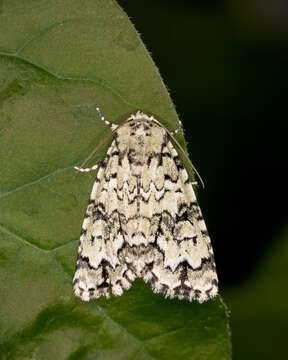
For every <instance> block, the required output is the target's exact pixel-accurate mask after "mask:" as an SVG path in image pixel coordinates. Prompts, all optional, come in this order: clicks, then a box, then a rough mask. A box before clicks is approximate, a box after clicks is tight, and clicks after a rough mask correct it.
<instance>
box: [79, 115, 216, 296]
mask: <svg viewBox="0 0 288 360" xmlns="http://www.w3.org/2000/svg"><path fill="white" fill-rule="evenodd" d="M101 116H102V114H101ZM101 119H102V120H103V121H105V122H106V123H109V122H108V121H107V120H105V118H104V117H103V116H102V117H101ZM113 129H114V131H115V132H116V138H115V140H113V142H112V144H111V146H110V147H109V149H108V152H107V154H106V156H105V158H104V159H103V161H102V162H101V163H100V164H99V170H98V173H97V176H96V180H95V182H94V185H93V189H92V192H91V196H90V201H89V205H88V208H87V211H86V215H85V219H84V222H83V227H82V231H81V237H80V245H79V250H78V260H77V267H76V272H75V276H74V291H75V294H76V295H77V296H79V297H80V298H81V299H82V300H85V301H89V300H91V299H93V298H98V297H100V296H106V297H107V298H108V297H109V296H110V294H111V293H112V294H113V295H122V293H123V290H124V289H129V288H130V286H131V284H132V282H133V281H134V279H135V278H136V277H141V278H143V279H144V281H146V282H149V283H150V284H151V286H152V288H153V290H154V292H156V293H162V294H164V295H165V296H166V297H170V298H179V299H187V300H190V301H191V300H192V299H195V300H197V301H199V302H203V301H205V300H208V299H210V298H212V297H214V296H215V295H216V294H217V291H218V280H217V274H216V267H215V262H214V256H213V250H212V246H211V242H210V238H209V236H208V232H207V228H206V225H205V222H204V219H203V217H202V213H201V210H200V207H199V205H198V203H197V199H196V196H195V193H194V190H193V187H192V183H191V181H190V180H189V176H188V174H187V171H186V169H185V168H184V167H183V165H182V162H181V159H180V157H179V155H178V153H177V151H176V149H175V148H174V146H173V144H172V142H171V140H170V137H169V134H170V135H171V133H169V132H168V131H167V130H166V129H165V128H164V127H163V126H162V125H161V123H159V122H158V121H157V120H156V119H154V118H153V117H149V116H147V115H145V114H143V113H141V112H137V113H136V114H135V115H131V117H130V118H129V119H127V120H126V121H125V122H123V124H121V125H120V126H118V127H116V126H115V125H114V127H113ZM174 140H175V139H174ZM177 144H178V143H177ZM96 167H97V165H94V166H93V167H92V168H90V169H81V168H77V169H78V170H80V171H90V170H94V169H96Z"/></svg>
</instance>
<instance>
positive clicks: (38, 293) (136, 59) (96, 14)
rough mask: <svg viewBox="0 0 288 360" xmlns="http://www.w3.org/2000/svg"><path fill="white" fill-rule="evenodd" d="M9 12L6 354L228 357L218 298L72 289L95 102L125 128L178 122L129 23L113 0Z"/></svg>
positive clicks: (97, 136)
mask: <svg viewBox="0 0 288 360" xmlns="http://www.w3.org/2000/svg"><path fill="white" fill-rule="evenodd" d="M0 4H1V5H0V102H1V107H0V161H1V179H0V254H1V256H0V288H1V292H0V303H1V308H0V318H1V321H0V342H1V344H0V358H1V359H21V360H23V359H37V360H38V359H41V360H42V359H45V360H46V359H47V360H48V359H53V360H54V359H57V360H61V359H69V360H72V359H77V360H78V359H177V358H181V359H184V360H185V359H199V360H201V359H205V360H207V359H229V358H230V340H229V331H228V328H227V314H226V309H225V306H224V305H223V303H222V300H221V299H220V298H219V297H218V298H216V299H215V300H213V301H209V302H207V303H204V304H202V305H199V304H197V303H195V302H193V303H188V302H186V301H178V300H167V299H164V298H163V297H162V296H160V295H155V294H153V292H152V290H151V288H150V287H149V286H148V285H146V284H144V283H143V282H142V281H140V280H137V281H136V282H135V284H134V285H133V287H132V289H131V290H129V291H127V292H126V293H125V294H124V295H123V296H121V297H119V298H112V299H111V300H105V299H100V300H97V301H93V302H91V303H84V302H81V301H80V300H79V299H77V298H75V297H74V295H73V292H72V277H73V273H74V267H75V263H76V253H77V246H78V239H79V232H80V229H81V224H82V220H83V215H84V212H85V208H86V205H87V201H88V198H89V193H90V190H91V187H92V183H93V178H94V176H95V174H91V175H90V174H78V175H76V174H75V171H74V170H73V166H74V165H76V164H79V163H81V161H82V160H83V159H85V157H86V156H87V155H88V154H89V152H90V151H91V150H92V149H93V148H94V147H95V146H96V145H97V144H98V143H99V141H100V140H101V139H102V138H103V137H104V136H106V135H107V134H109V133H110V129H109V128H108V127H106V126H105V124H103V123H102V122H101V121H100V120H99V118H98V116H97V114H96V110H95V107H96V105H99V106H100V108H101V110H102V111H103V113H104V114H105V116H106V117H107V118H108V119H110V120H111V121H113V122H116V123H120V122H121V121H123V120H124V119H126V118H127V117H128V115H130V114H131V113H133V112H135V111H136V110H138V109H141V110H142V111H144V112H146V113H148V114H154V115H155V116H156V117H157V119H158V120H159V121H161V122H162V123H163V124H164V125H165V126H167V128H168V129H174V128H175V127H176V126H177V114H176V112H175V109H174V107H173V104H172V102H171V100H170V98H169V95H168V92H167V90H166V88H165V86H164V85H163V82H162V80H161V77H160V76H159V73H158V70H157V68H156V67H155V65H154V64H153V62H152V60H151V58H150V56H149V54H148V52H147V50H146V49H145V47H144V45H143V43H142V42H141V40H140V38H139V36H138V35H137V33H136V31H135V29H134V28H133V26H132V25H131V23H130V21H129V19H128V17H127V16H126V15H125V14H124V13H123V11H122V10H121V9H120V8H119V6H118V5H117V3H116V2H115V1H111V0H97V1H96V0H83V1H79V0H69V1H68V0H50V1H47V0H26V1H17V0H14V1H13V0H9V1H8V0H7V1H5V0H4V1H2V2H1V3H0ZM178 139H179V140H180V141H181V142H182V144H184V142H183V137H182V138H181V136H180V138H179V137H178ZM107 146H109V144H107ZM107 146H104V147H103V148H102V149H101V150H99V151H98V152H97V153H96V155H95V156H94V158H93V160H92V161H93V163H96V162H97V161H99V160H100V159H102V158H103V156H104V154H105V151H106V150H107Z"/></svg>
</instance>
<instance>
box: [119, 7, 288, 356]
mask: <svg viewBox="0 0 288 360" xmlns="http://www.w3.org/2000/svg"><path fill="white" fill-rule="evenodd" d="M118 2H119V4H120V6H122V7H123V8H124V10H125V11H126V13H127V14H128V16H129V17H130V18H131V20H132V22H133V23H134V25H135V27H136V29H137V30H138V31H139V33H140V34H141V37H142V39H143V41H144V43H145V45H146V47H147V48H148V50H149V51H150V52H151V54H152V57H153V60H154V62H155V63H156V65H157V66H158V68H159V71H160V73H161V75H162V77H163V79H164V82H165V84H166V86H167V87H168V88H169V90H170V94H171V97H172V100H173V102H174V103H175V106H176V109H177V112H178V114H179V116H180V119H181V120H182V121H183V124H184V129H185V138H186V141H187V142H188V149H189V154H190V157H191V159H192V161H193V163H194V165H195V166H196V167H197V169H198V171H199V172H200V174H201V176H202V178H203V179H204V182H205V184H206V188H205V190H204V191H203V190H199V199H200V204H201V207H202V210H203V213H204V217H205V219H206V222H207V224H208V229H209V232H210V235H211V238H212V243H213V248H214V252H215V257H216V265H217V269H218V273H219V279H220V287H221V288H222V289H224V300H226V298H225V290H227V289H228V290H227V298H228V306H229V308H230V310H231V312H232V321H231V322H232V334H233V338H232V339H233V341H232V343H233V345H234V358H235V359H240V358H250V357H249V356H251V358H254V359H255V358H257V356H258V355H259V359H266V358H267V359H269V358H271V359H272V358H277V356H276V354H277V351H280V350H279V348H280V347H281V346H280V345H279V344H276V343H275V346H273V344H272V343H271V346H270V347H269V349H267V348H265V346H264V347H263V343H265V341H266V340H265V339H263V336H264V335H263V334H260V335H259V339H258V340H257V339H256V337H255V333H254V334H253V333H251V337H252V338H255V342H254V341H251V344H248V345H247V341H249V337H250V335H249V328H251V324H250V323H249V322H243V323H241V324H240V323H237V319H238V318H239V319H240V320H241V319H244V318H243V316H244V315H245V312H244V315H241V316H242V318H241V317H240V315H239V317H237V312H238V313H239V311H240V310H241V311H243V309H239V306H238V307H237V306H236V305H235V309H233V304H234V303H235V302H234V300H233V296H231V297H230V295H229V294H230V293H229V289H230V288H233V289H237V287H238V288H239V291H241V289H242V286H243V284H244V286H245V284H246V283H247V282H248V283H249V281H252V280H253V278H254V276H255V272H257V268H258V267H259V266H260V265H259V264H261V261H262V262H263V256H265V254H267V252H268V253H269V251H270V248H271V246H272V245H271V244H272V243H274V242H275V241H276V240H275V239H276V238H277V236H278V235H279V234H280V233H281V231H282V229H284V227H285V224H286V220H287V211H286V201H287V196H286V195H287V172H286V168H287V151H286V142H287V113H288V111H287V108H288V102H287V80H288V77H287V64H288V2H287V1H285V0H241V1H239V0H226V1H220V0H219V1H217V0H215V1H207V0H206V1H205V0H202V1H200V0H198V1H192V0H190V1H183V0H182V1H180V0H178V1H171V0H165V1H164V0H157V1H155V0H145V1H142V0H137V1H131V0H118ZM286 258H287V257H286ZM285 264H286V261H285ZM287 265H288V264H287ZM283 272H284V273H285V274H287V268H285V269H283ZM267 286H268V285H267ZM286 287H287V283H286V286H285V288H286ZM279 290H280V289H279ZM284 294H285V293H284ZM286 294H287V291H286ZM235 296H236V295H235ZM258 296H259V302H263V298H262V296H261V294H259V295H258ZM277 296H278V297H280V296H283V292H281V291H279V293H275V297H276V298H277ZM231 299H232V300H231ZM264 301H265V299H264ZM226 302H227V301H226ZM287 303H288V300H287ZM251 306H252V305H251ZM253 306H255V304H254V305H253ZM244 307H249V300H248V299H247V303H245V304H243V308H244ZM270 307H271V305H270V303H269V307H268V305H267V308H268V310H269V309H270ZM275 307H277V303H276V304H275ZM274 310H275V309H274ZM286 310H287V309H285V311H286ZM234 311H235V313H233V312H234ZM255 311H256V310H255ZM233 314H235V319H236V320H235V321H234V323H233ZM239 314H240V313H239ZM287 314H288V312H287V313H285V316H287ZM278 315H279V314H278ZM261 316H262V317H263V319H265V311H263V313H262V314H261ZM279 316H280V318H283V317H282V315H281V314H280V315H279ZM261 319H262V318H261ZM287 319H288V318H287ZM240 320H239V321H240ZM247 321H248V320H247ZM254 321H256V322H259V319H258V320H257V319H254ZM265 325H266V326H267V329H269V331H270V332H273V331H276V333H277V331H279V336H280V337H281V336H282V338H281V339H283V340H284V337H283V336H284V335H285V333H284V334H282V332H283V329H282V327H281V330H279V329H280V328H279V327H278V325H277V322H276V323H275V324H274V323H273V327H274V326H275V327H276V328H275V329H273V328H272V329H271V326H270V325H269V324H268V323H266V324H265ZM265 325H264V327H265ZM241 326H243V329H242V330H241ZM261 326H262V325H261ZM245 328H246V329H247V331H246V333H245ZM241 331H242V332H241ZM255 331H257V329H256V330H255ZM259 331H260V330H259ZM269 331H268V332H269ZM247 334H248V335H247ZM266 335H267V334H266ZM245 336H246V338H245ZM285 336H286V337H287V333H286V335H285ZM272 338H273V336H272V337H271V336H269V334H268V335H267V340H268V341H272V342H273V341H274V340H273V339H272ZM244 339H245V340H244ZM281 339H280V338H279V339H278V335H277V336H276V340H275V341H276V342H277V341H278V340H279V343H280V344H281V343H282V341H283V340H281ZM257 341H258V343H257ZM244 342H245V343H244ZM261 342H262V345H261V344H260V343H261ZM282 345H284V344H283V343H282ZM245 346H246V350H245ZM261 346H262V347H261ZM276 347H277V348H276ZM261 349H262V350H261ZM270 350H271V354H270V353H269V351H270ZM262 351H263V352H262ZM279 354H280V353H279ZM286 355H287V354H286ZM270 356H272V357H270ZM275 356H276V357H275ZM284 357H286V356H284Z"/></svg>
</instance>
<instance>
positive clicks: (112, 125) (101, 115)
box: [96, 106, 118, 131]
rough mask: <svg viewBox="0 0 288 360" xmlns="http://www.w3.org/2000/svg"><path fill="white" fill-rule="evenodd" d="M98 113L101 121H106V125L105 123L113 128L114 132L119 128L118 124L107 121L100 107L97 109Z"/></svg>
mask: <svg viewBox="0 0 288 360" xmlns="http://www.w3.org/2000/svg"><path fill="white" fill-rule="evenodd" d="M96 111H97V112H98V115H99V117H100V119H101V120H102V121H104V123H105V124H106V125H108V126H110V128H111V130H112V131H113V130H115V129H116V128H117V127H118V125H117V124H113V123H112V122H111V121H109V120H107V119H106V118H105V116H104V115H103V114H102V112H101V110H100V108H99V107H98V106H97V107H96Z"/></svg>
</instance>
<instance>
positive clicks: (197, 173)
mask: <svg viewBox="0 0 288 360" xmlns="http://www.w3.org/2000/svg"><path fill="white" fill-rule="evenodd" d="M152 120H153V121H154V122H155V123H156V124H158V125H160V126H161V127H162V128H163V129H165V130H166V131H167V134H168V135H169V136H170V137H171V138H172V139H173V140H174V141H175V143H176V145H177V146H178V148H179V149H180V150H181V152H182V154H183V155H184V156H185V158H186V160H187V161H188V163H189V165H190V166H191V167H192V169H193V170H194V171H195V174H196V175H197V177H198V179H199V180H200V182H201V185H202V187H203V189H204V188H205V185H204V181H203V179H202V178H201V176H200V174H199V172H198V171H197V169H196V168H195V166H194V165H193V164H192V161H191V160H190V159H189V156H188V154H187V152H186V151H185V150H184V149H183V147H182V146H181V145H180V144H179V142H178V141H177V140H176V139H175V137H174V135H173V133H172V132H171V131H169V130H168V129H167V128H166V127H165V126H163V125H162V124H161V123H160V122H159V121H158V120H156V119H154V118H152Z"/></svg>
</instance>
